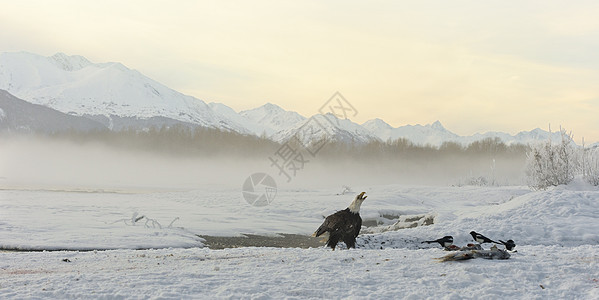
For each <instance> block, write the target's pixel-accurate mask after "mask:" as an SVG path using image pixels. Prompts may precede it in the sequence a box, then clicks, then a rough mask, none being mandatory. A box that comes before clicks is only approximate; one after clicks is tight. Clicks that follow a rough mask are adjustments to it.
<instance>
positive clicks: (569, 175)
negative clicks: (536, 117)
mask: <svg viewBox="0 0 599 300" xmlns="http://www.w3.org/2000/svg"><path fill="white" fill-rule="evenodd" d="M550 131H551V130H550ZM560 133H561V141H560V142H559V143H557V144H552V142H551V139H549V140H548V141H547V142H545V143H542V144H537V145H532V146H531V149H530V151H529V152H528V153H527V160H526V175H527V180H528V186H529V187H530V188H532V189H534V190H544V189H547V188H548V187H550V186H558V185H563V184H568V183H570V182H571V181H572V180H573V179H574V176H575V175H576V171H577V168H578V159H577V151H576V149H575V147H574V145H573V143H572V133H567V132H566V130H565V129H563V128H560Z"/></svg>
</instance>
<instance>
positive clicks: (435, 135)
mask: <svg viewBox="0 0 599 300" xmlns="http://www.w3.org/2000/svg"><path fill="white" fill-rule="evenodd" d="M362 126H363V127H364V128H366V129H368V130H370V131H371V132H372V133H374V134H375V135H376V136H378V137H379V138H380V139H381V140H383V141H387V140H397V139H400V138H405V139H408V140H410V141H412V142H413V143H415V144H418V145H433V146H440V145H441V144H443V142H450V141H458V140H459V139H460V136H458V135H457V134H455V133H453V132H451V131H449V130H447V129H445V127H443V125H441V122H439V121H436V122H435V123H433V124H427V125H420V124H417V125H405V126H400V127H397V128H394V127H392V126H391V125H389V124H387V123H386V122H385V121H383V120H381V119H374V120H370V121H367V122H366V123H364V124H362Z"/></svg>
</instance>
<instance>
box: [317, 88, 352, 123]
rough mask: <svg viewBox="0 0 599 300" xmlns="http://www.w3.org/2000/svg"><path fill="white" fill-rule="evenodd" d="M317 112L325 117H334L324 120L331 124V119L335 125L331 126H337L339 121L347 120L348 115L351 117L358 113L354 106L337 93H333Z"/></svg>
mask: <svg viewBox="0 0 599 300" xmlns="http://www.w3.org/2000/svg"><path fill="white" fill-rule="evenodd" d="M318 112H319V113H321V114H323V115H325V116H326V114H327V113H330V114H332V115H333V116H335V118H326V119H327V120H329V122H332V121H331V119H334V120H335V124H333V125H339V119H347V116H348V115H352V117H355V116H357V115H358V111H357V110H356V109H355V108H354V106H353V105H351V103H349V101H347V99H345V97H343V95H341V93H339V92H335V94H333V96H331V98H329V100H328V101H327V102H325V103H324V104H323V105H322V107H320V109H319V110H318Z"/></svg>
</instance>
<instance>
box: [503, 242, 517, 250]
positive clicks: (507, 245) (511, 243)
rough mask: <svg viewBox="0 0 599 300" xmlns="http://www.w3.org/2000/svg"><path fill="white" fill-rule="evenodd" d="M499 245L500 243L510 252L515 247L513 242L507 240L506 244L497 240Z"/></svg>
mask: <svg viewBox="0 0 599 300" xmlns="http://www.w3.org/2000/svg"><path fill="white" fill-rule="evenodd" d="M499 242H500V243H502V244H503V245H504V246H505V249H507V250H509V251H512V249H514V248H515V247H516V243H514V241H513V240H507V242H504V241H502V240H499Z"/></svg>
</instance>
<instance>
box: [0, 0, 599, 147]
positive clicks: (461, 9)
mask: <svg viewBox="0 0 599 300" xmlns="http://www.w3.org/2000/svg"><path fill="white" fill-rule="evenodd" d="M0 7H2V9H0V52H5V51H29V52H34V53H38V54H42V55H52V54H54V53H56V52H64V53H67V54H78V55H83V56H85V57H87V58H89V59H90V60H92V61H94V62H106V61H118V62H122V63H123V64H125V65H126V66H128V67H130V68H132V69H136V70H139V71H140V72H142V73H144V74H145V75H147V76H149V77H151V78H153V79H155V80H157V81H159V82H161V83H163V84H165V85H167V86H169V87H171V88H174V89H176V90H178V91H181V92H183V93H186V94H190V95H193V96H195V97H197V98H200V99H202V100H204V101H206V102H222V103H225V104H227V105H229V106H231V107H232V108H234V109H235V110H237V111H239V110H244V109H249V108H254V107H256V106H259V105H262V104H264V103H265V102H272V103H276V104H278V105H280V106H282V107H283V108H285V109H288V110H294V111H297V112H299V113H301V114H303V115H306V116H310V115H312V114H315V113H317V111H318V109H319V108H320V106H321V105H322V104H323V103H324V102H325V101H326V100H327V99H328V98H329V97H330V96H331V95H333V93H334V92H335V91H339V92H341V94H343V95H344V96H345V98H346V99H347V100H348V101H349V102H351V104H352V105H353V106H354V107H355V108H356V110H357V111H358V115H357V116H356V117H353V118H352V120H353V121H355V122H358V123H362V122H364V121H367V120H369V119H373V118H377V117H378V118H381V119H384V120H385V121H387V122H388V123H390V124H391V125H392V126H401V125H405V124H426V123H432V122H434V121H435V120H440V121H441V122H442V123H443V124H444V125H445V127H446V128H448V129H449V130H451V131H453V132H455V133H457V134H460V135H470V134H474V133H476V132H486V131H505V132H509V133H512V134H515V133H517V132H518V131H522V130H531V129H533V128H536V127H541V128H543V129H547V127H548V125H549V124H551V126H552V128H557V127H558V126H559V125H562V126H564V127H565V128H567V129H569V130H572V131H573V133H574V136H575V139H576V141H577V142H580V138H581V137H585V140H586V141H587V142H589V141H590V142H595V141H599V55H598V54H597V53H599V18H597V17H596V16H598V15H599V2H596V1H576V2H568V1H526V2H524V1H493V2H489V1H484V2H483V1H441V0H437V1H147V0H145V1H3V0H2V1H0Z"/></svg>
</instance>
